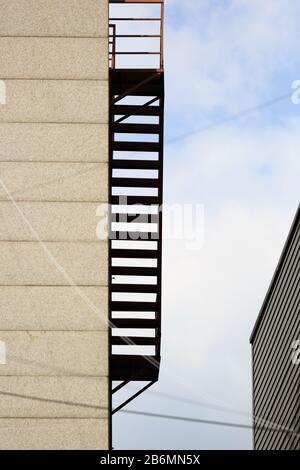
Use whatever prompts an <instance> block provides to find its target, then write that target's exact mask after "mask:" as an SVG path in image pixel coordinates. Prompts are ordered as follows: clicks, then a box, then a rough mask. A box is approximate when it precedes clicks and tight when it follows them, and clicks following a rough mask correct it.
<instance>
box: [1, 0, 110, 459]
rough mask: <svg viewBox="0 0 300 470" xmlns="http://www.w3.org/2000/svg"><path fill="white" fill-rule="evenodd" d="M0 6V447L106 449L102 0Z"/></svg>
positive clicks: (15, 1) (7, 0) (16, 1)
mask: <svg viewBox="0 0 300 470" xmlns="http://www.w3.org/2000/svg"><path fill="white" fill-rule="evenodd" d="M0 10H1V16H0V79H1V80H2V81H4V83H5V88H6V103H5V104H1V105H0V177H1V181H0V183H1V184H0V220H1V224H0V264H1V269H0V310H1V315H0V340H1V341H2V342H4V343H5V346H6V364H0V450H5V449H20V450H27V449H33V450H37V449H66V450H67V449H80V450H81V449H107V448H108V429H109V422H108V419H109V417H108V344H107V343H108V331H107V325H106V321H107V318H108V287H107V285H108V277H107V270H108V268H107V266H108V243H107V240H101V241H100V240H98V239H97V236H96V227H97V223H98V221H99V217H98V216H97V207H98V205H99V204H101V203H106V202H107V201H108V37H107V36H108V1H107V0H64V1H61V0H0Z"/></svg>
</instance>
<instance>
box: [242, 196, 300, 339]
mask: <svg viewBox="0 0 300 470" xmlns="http://www.w3.org/2000/svg"><path fill="white" fill-rule="evenodd" d="M299 222H300V203H299V205H298V209H297V212H296V215H295V217H294V220H293V223H292V226H291V228H290V231H289V234H288V236H287V239H286V242H285V244H284V247H283V250H282V252H281V255H280V258H279V261H278V263H277V267H276V270H275V273H274V274H273V277H272V280H271V283H270V286H269V288H268V291H267V293H266V296H265V298H264V301H263V304H262V306H261V308H260V311H259V314H258V317H257V320H256V322H255V324H254V327H253V330H252V333H251V336H250V343H251V344H252V343H253V341H254V339H255V335H256V333H257V330H258V328H259V326H260V324H261V321H262V319H263V315H264V310H265V308H266V305H267V303H268V302H269V299H270V297H271V294H272V292H273V288H274V287H275V284H276V282H277V279H278V276H279V274H280V271H281V268H282V265H283V263H284V260H285V257H286V255H287V252H288V249H289V245H290V242H291V240H292V238H293V236H294V234H295V231H296V228H297V226H298V224H299Z"/></svg>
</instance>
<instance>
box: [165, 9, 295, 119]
mask: <svg viewBox="0 0 300 470" xmlns="http://www.w3.org/2000/svg"><path fill="white" fill-rule="evenodd" d="M167 8H168V7H167ZM169 8H170V9H174V8H178V10H179V12H181V13H182V12H184V14H183V15H182V18H181V21H180V22H179V24H178V20H177V22H176V23H175V24H173V22H172V17H171V19H170V22H169V23H168V28H167V34H168V41H167V48H166V65H167V74H168V75H169V86H168V95H169V97H170V103H169V106H170V107H171V108H172V109H176V108H179V107H181V106H182V103H183V104H184V105H185V106H186V108H188V107H189V106H190V107H192V109H194V107H195V106H201V110H202V111H203V112H204V111H209V112H212V111H213V110H214V109H222V108H223V109H224V110H225V111H226V112H234V111H236V110H238V109H240V108H241V107H245V106H249V105H253V104H255V103H257V102H259V100H261V99H262V98H263V97H265V96H272V93H273V92H274V90H273V87H274V82H273V78H274V73H277V72H278V71H279V70H280V69H282V68H283V67H284V66H285V65H287V64H290V63H296V62H297V60H298V59H297V57H298V51H297V44H298V38H299V33H300V26H299V22H298V18H299V14H300V4H299V3H298V2H294V1H289V0H284V1H283V0H265V1H263V2H262V1H261V0H251V1H249V0H232V1H229V2H228V1H226V2H211V1H208V0H207V1H206V0H201V1H196V0H187V1H185V2H184V5H182V2H179V1H177V0H176V1H174V2H173V0H172V1H171V2H169ZM191 114H193V113H192V112H191Z"/></svg>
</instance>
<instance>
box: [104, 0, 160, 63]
mask: <svg viewBox="0 0 300 470" xmlns="http://www.w3.org/2000/svg"><path fill="white" fill-rule="evenodd" d="M110 3H143V4H146V3H149V4H153V3H154V4H160V16H159V17H157V18H147V17H133V18H130V17H124V18H122V17H121V18H119V17H116V18H115V17H110V19H109V27H110V28H112V33H111V34H109V45H110V46H111V50H109V61H110V67H111V68H112V69H115V68H116V58H117V56H142V55H152V56H159V69H160V70H162V69H163V67H164V57H163V34H164V1H163V0H150V1H146V0H141V1H139V0H128V1H125V2H124V1H118V0H115V1H110ZM119 21H125V22H128V23H130V22H132V21H137V22H138V21H140V22H143V21H151V22H159V23H160V32H159V34H117V24H115V23H111V22H116V23H118V22H119ZM124 38H137V39H144V38H159V39H160V41H159V50H157V51H126V50H125V51H121V50H118V48H117V39H124ZM137 68H139V67H137Z"/></svg>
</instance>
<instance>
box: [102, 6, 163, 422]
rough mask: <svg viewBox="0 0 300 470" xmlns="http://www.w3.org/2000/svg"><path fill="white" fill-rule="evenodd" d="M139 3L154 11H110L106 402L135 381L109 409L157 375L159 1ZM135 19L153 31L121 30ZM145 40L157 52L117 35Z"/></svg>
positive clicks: (160, 193) (160, 121) (160, 98)
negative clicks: (148, 60)
mask: <svg viewBox="0 0 300 470" xmlns="http://www.w3.org/2000/svg"><path fill="white" fill-rule="evenodd" d="M110 3H111V4H114V3H126V4H130V3H135V4H137V3H145V1H140V2H138V1H136V0H130V1H126V0H125V1H121V0H119V1H115V0H110ZM147 3H149V4H150V3H151V4H159V5H158V6H159V9H160V10H159V11H160V15H159V17H155V18H146V19H145V18H127V17H126V18H123V17H122V18H115V17H110V118H109V119H110V123H109V145H110V161H109V189H110V240H109V296H110V297H109V298H110V301H109V320H110V358H109V360H110V382H111V401H112V396H113V395H114V396H116V393H117V392H119V391H120V390H121V389H124V387H125V386H126V385H128V384H130V383H131V382H137V383H141V382H142V388H140V389H139V390H138V391H137V392H136V393H134V394H131V395H130V396H129V398H127V399H126V400H125V401H123V403H121V404H119V405H117V406H116V407H115V408H114V409H112V408H113V406H112V402H111V412H112V413H115V412H116V411H118V410H120V409H121V408H122V407H123V406H125V405H126V404H128V403H129V402H130V401H132V400H133V399H134V398H135V397H136V396H138V395H139V394H141V393H142V392H143V391H144V390H146V389H147V388H148V387H150V386H151V385H152V384H153V383H155V382H156V381H157V380H158V376H159V367H160V359H161V262H162V210H161V208H162V201H163V127H164V72H163V12H164V3H163V1H162V0H160V1H153V0H152V1H151V0H150V1H149V2H147ZM138 21H143V22H144V21H148V22H149V21H151V22H156V24H158V32H157V33H156V34H143V33H142V34H127V31H128V30H129V31H130V27H131V24H132V23H133V22H134V23H135V24H136V22H138ZM126 22H127V23H126ZM120 23H121V24H122V26H123V29H124V24H126V25H127V30H126V34H124V33H123V32H122V34H118V28H119V24H120ZM146 38H158V43H159V47H158V50H156V51H154V52H152V51H149V52H143V51H140V49H139V48H137V50H133V51H128V50H126V49H125V50H124V46H123V47H122V40H125V39H126V40H128V39H130V40H132V39H136V40H137V41H143V40H144V41H145V39H146ZM146 55H151V56H152V57H153V58H156V59H157V60H158V64H157V67H151V68H150V67H149V68H148V67H141V64H140V59H141V56H142V57H145V56H146ZM132 58H135V60H134V61H133V59H132ZM119 60H120V65H122V67H121V66H120V65H119V63H118V61H119ZM127 63H128V64H130V65H128V66H127ZM124 65H125V66H124ZM132 65H134V67H135V68H132ZM143 382H146V385H144V384H143ZM114 384H115V385H114Z"/></svg>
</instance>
